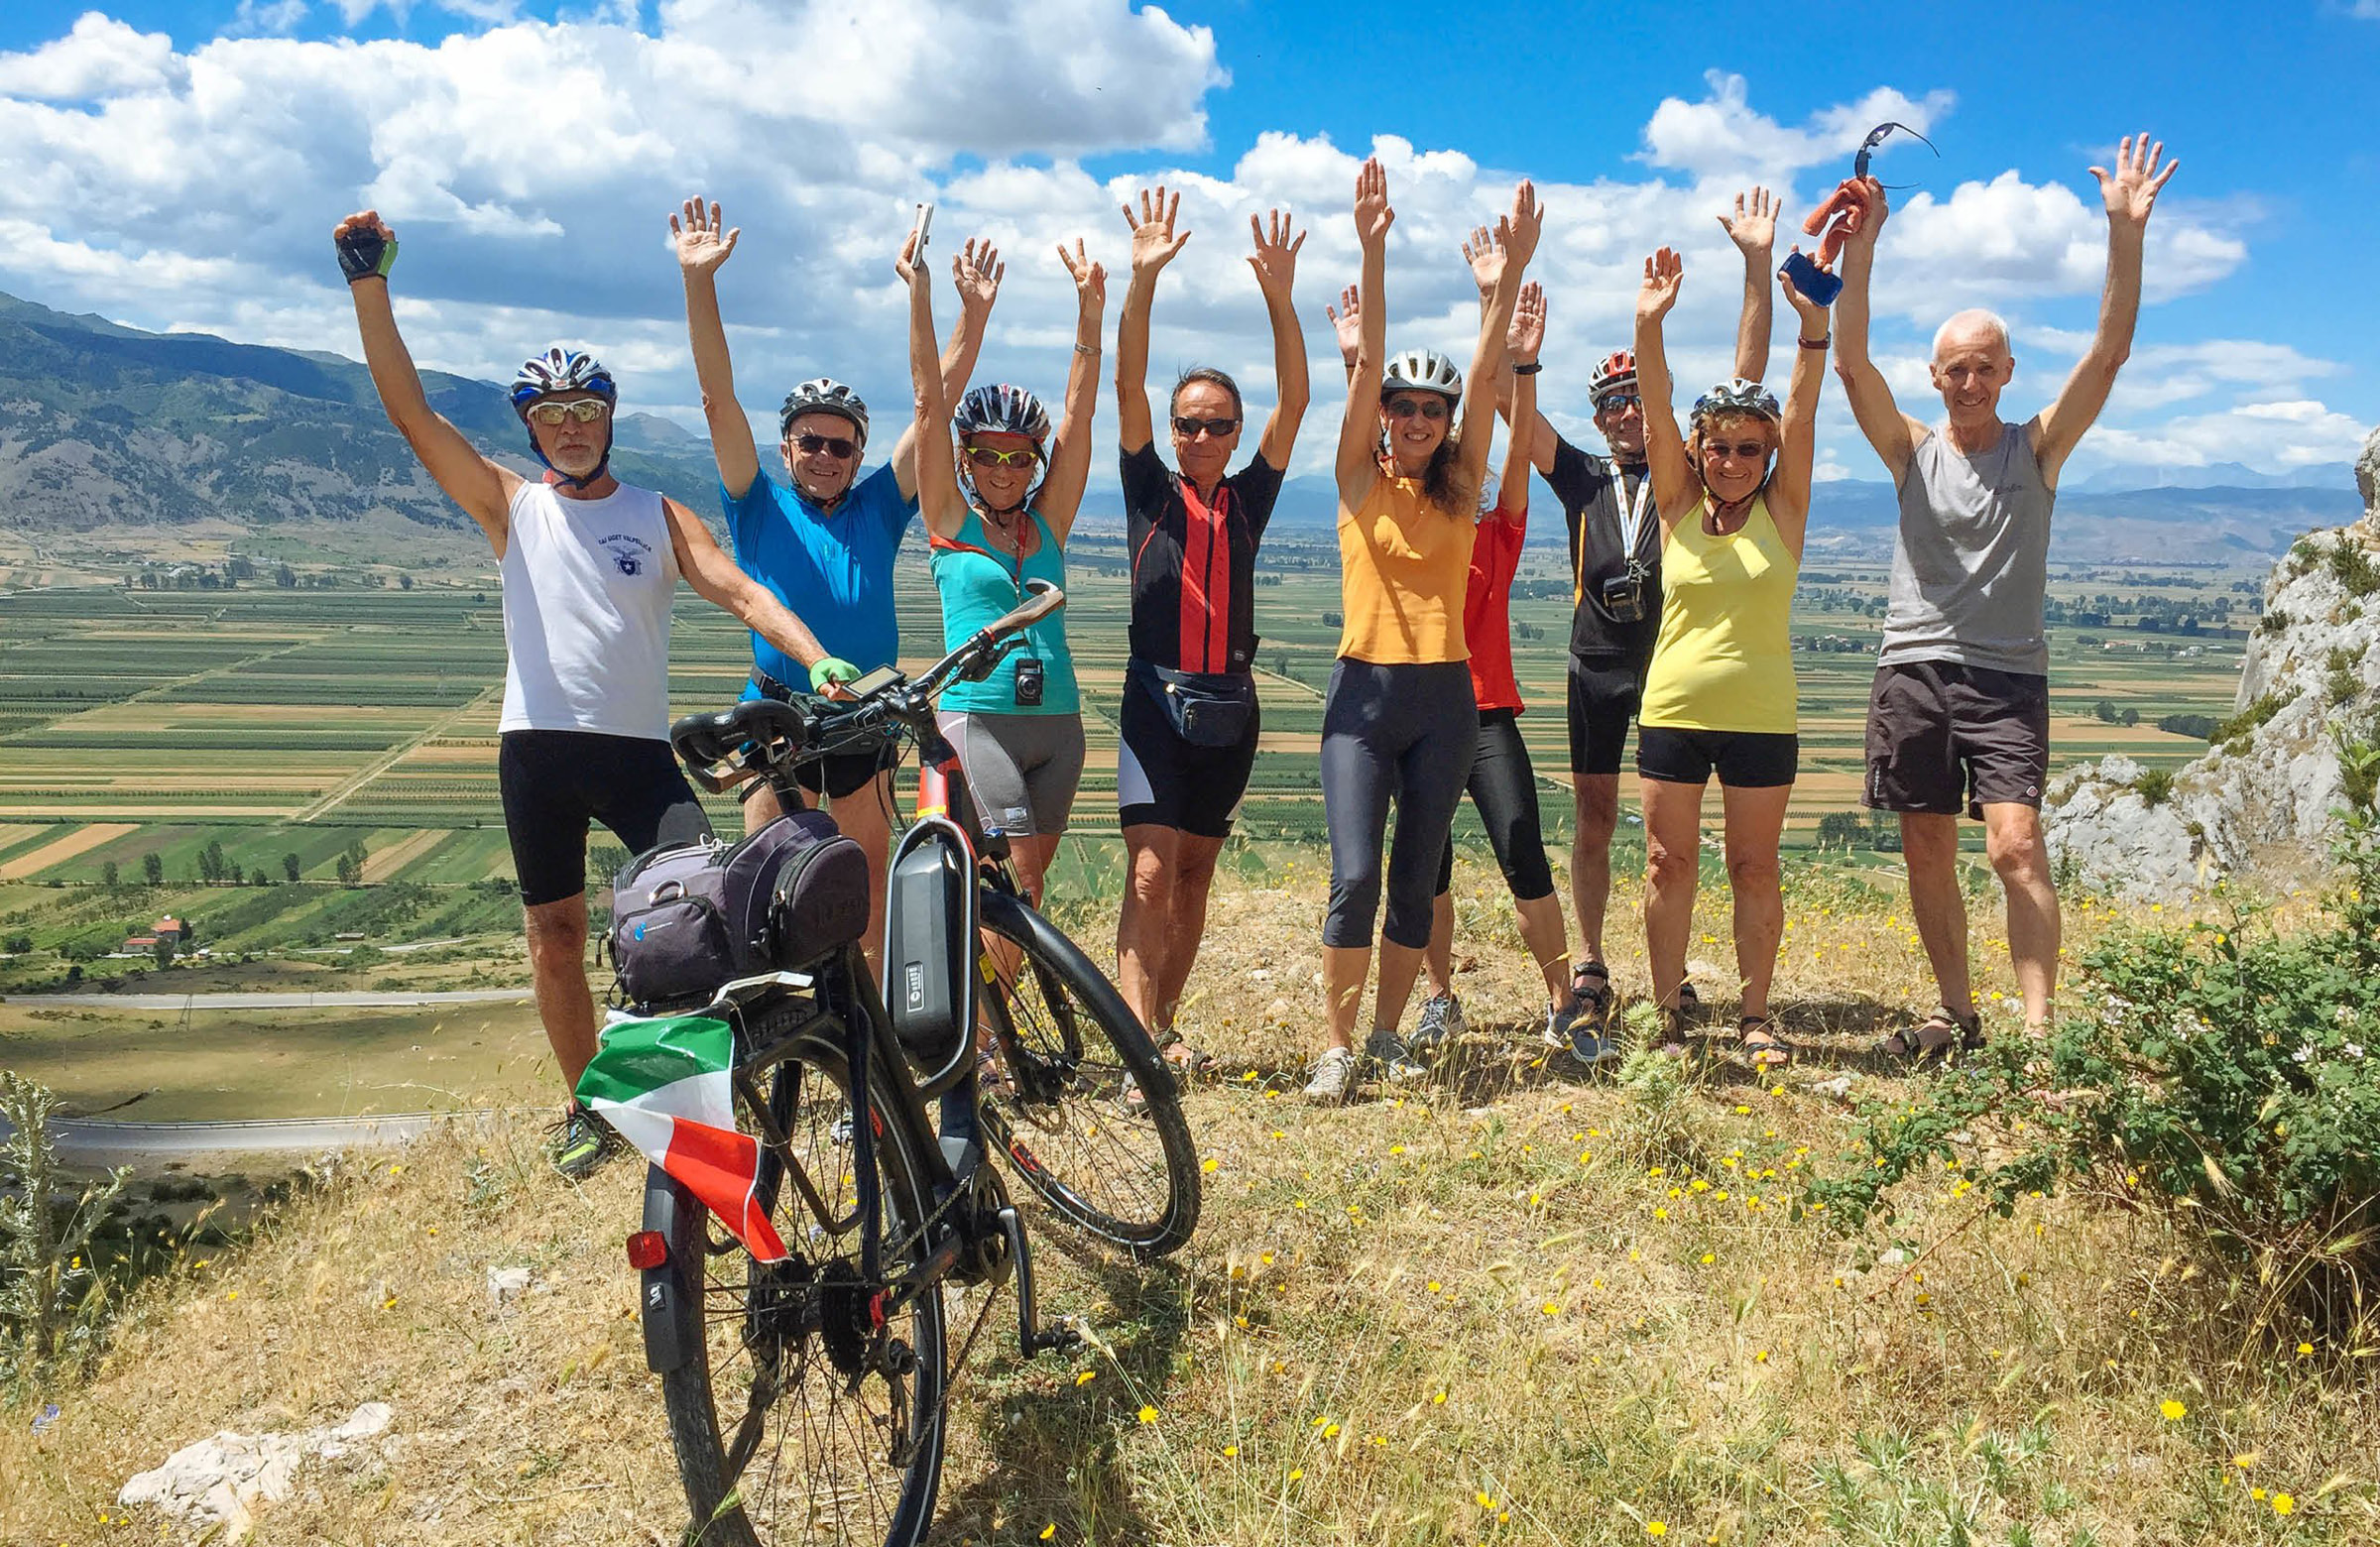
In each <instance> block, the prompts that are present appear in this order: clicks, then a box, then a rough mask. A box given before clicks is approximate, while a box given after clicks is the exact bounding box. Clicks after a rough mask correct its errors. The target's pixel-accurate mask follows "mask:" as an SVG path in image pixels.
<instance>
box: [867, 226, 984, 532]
mask: <svg viewBox="0 0 2380 1547" xmlns="http://www.w3.org/2000/svg"><path fill="white" fill-rule="evenodd" d="M1008 272H1009V266H1008V265H1007V264H1005V263H1003V262H1001V261H1000V249H999V248H997V247H994V246H993V245H992V244H991V243H990V242H989V241H986V240H985V239H983V238H982V237H973V236H971V237H969V238H968V239H967V245H966V247H964V248H963V249H961V250H960V251H958V252H956V253H953V254H952V255H951V259H950V281H951V284H952V285H954V286H955V287H957V289H958V292H959V320H958V323H957V325H956V326H954V327H953V328H952V329H951V331H950V342H949V343H948V344H947V345H945V346H944V347H943V350H942V365H941V372H942V401H943V402H944V403H956V402H958V401H959V398H960V396H961V395H962V394H964V393H965V392H966V391H967V378H969V377H970V376H973V375H974V374H975V360H976V356H977V355H979V354H981V353H983V349H984V328H985V326H986V324H988V323H989V322H990V321H991V320H992V302H993V301H994V300H995V299H997V298H998V297H999V296H1000V282H1001V281H1002V280H1003V279H1005V278H1007V277H1008ZM926 336H927V338H928V340H929V341H930V340H931V338H932V336H933V335H932V334H931V333H930V332H929V333H928V334H927V335H926ZM916 429H917V426H916V424H915V422H914V421H912V422H911V423H909V424H908V425H906V426H905V427H903V428H902V430H901V432H900V438H899V439H898V440H895V441H894V442H892V482H893V484H894V486H895V487H897V488H898V489H899V490H900V497H901V498H902V499H904V500H913V499H915V498H917V489H918V477H917V433H916ZM949 438H950V437H949V436H948V435H944V436H943V439H944V440H945V441H947V440H948V439H949Z"/></svg>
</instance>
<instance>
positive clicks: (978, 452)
mask: <svg viewBox="0 0 2380 1547" xmlns="http://www.w3.org/2000/svg"><path fill="white" fill-rule="evenodd" d="M967 460H968V461H970V462H973V463H974V464H975V465H976V466H978V467H1030V466H1032V465H1033V464H1034V463H1035V462H1038V461H1040V460H1041V453H1040V452H1039V451H1038V450H1035V449H1034V448H1033V447H1031V446H1020V447H1018V448H1017V449H1016V450H1013V451H995V450H993V449H992V448H991V447H990V446H969V447H968V448H967Z"/></svg>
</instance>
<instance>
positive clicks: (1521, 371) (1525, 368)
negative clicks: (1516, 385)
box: [1512, 360, 1545, 376]
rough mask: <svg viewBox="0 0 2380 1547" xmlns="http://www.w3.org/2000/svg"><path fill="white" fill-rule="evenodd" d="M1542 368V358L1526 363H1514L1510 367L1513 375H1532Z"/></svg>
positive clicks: (1543, 363)
mask: <svg viewBox="0 0 2380 1547" xmlns="http://www.w3.org/2000/svg"><path fill="white" fill-rule="evenodd" d="M1544 369H1545V362H1544V361H1543V360H1531V361H1530V362H1529V363H1528V364H1526V365H1515V366H1514V367H1512V374H1513V375H1515V376H1534V375H1536V374H1537V373H1538V372H1539V371H1542V370H1544Z"/></svg>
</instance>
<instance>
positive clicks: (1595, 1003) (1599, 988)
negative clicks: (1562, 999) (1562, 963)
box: [1570, 961, 1611, 1031]
mask: <svg viewBox="0 0 2380 1547" xmlns="http://www.w3.org/2000/svg"><path fill="white" fill-rule="evenodd" d="M1570 997H1571V998H1572V999H1573V1000H1575V1001H1577V1002H1578V1007H1579V1012H1578V1016H1577V1018H1578V1019H1579V1020H1584V1021H1586V1022H1587V1023H1588V1024H1589V1025H1591V1026H1593V1027H1595V1028H1596V1029H1597V1030H1598V1031H1601V1030H1602V1029H1603V1028H1604V1027H1606V1026H1607V1025H1609V1024H1610V1023H1611V969H1610V968H1608V967H1606V966H1605V965H1604V964H1603V963H1602V962H1593V961H1590V962H1580V963H1579V964H1577V965H1576V966H1574V967H1572V968H1571V969H1570Z"/></svg>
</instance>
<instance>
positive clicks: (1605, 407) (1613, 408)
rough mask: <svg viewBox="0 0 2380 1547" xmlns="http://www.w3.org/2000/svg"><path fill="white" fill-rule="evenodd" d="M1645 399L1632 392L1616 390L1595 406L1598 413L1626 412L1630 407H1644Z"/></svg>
mask: <svg viewBox="0 0 2380 1547" xmlns="http://www.w3.org/2000/svg"><path fill="white" fill-rule="evenodd" d="M1643 407H1644V400H1643V399H1642V398H1639V397H1637V396H1636V395H1635V394H1634V393H1632V392H1615V393H1612V394H1611V395H1610V396H1608V397H1606V398H1605V399H1604V400H1603V401H1602V402H1600V403H1598V404H1597V405H1596V406H1595V412H1596V413H1598V414H1625V413H1627V412H1628V410H1630V409H1642V408H1643Z"/></svg>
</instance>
